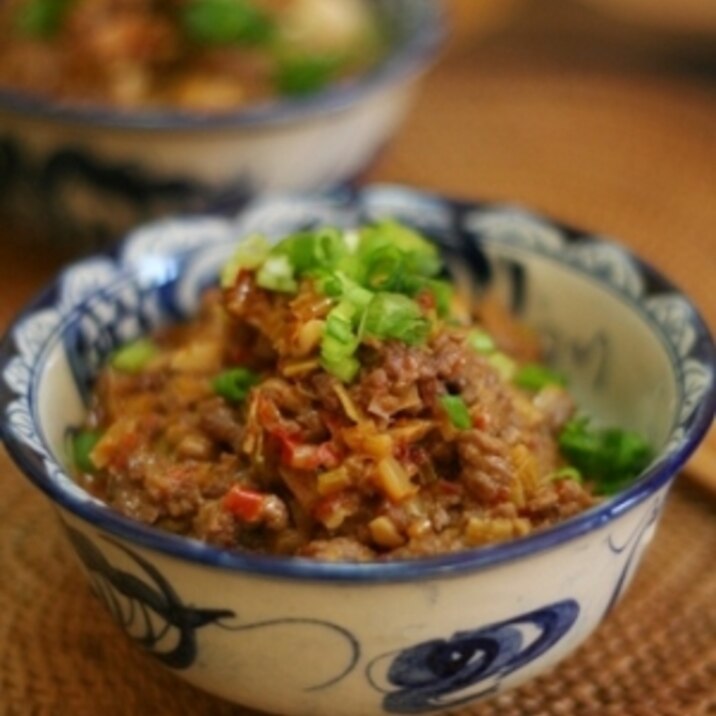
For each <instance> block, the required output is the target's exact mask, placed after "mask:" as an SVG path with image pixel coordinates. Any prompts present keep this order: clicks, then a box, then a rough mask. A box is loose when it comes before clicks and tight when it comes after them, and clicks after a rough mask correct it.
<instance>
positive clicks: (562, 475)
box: [547, 466, 584, 483]
mask: <svg viewBox="0 0 716 716" xmlns="http://www.w3.org/2000/svg"><path fill="white" fill-rule="evenodd" d="M547 479H548V480H572V481H573V482H578V483H582V482H584V478H583V477H582V473H581V472H579V470H577V468H576V467H571V466H570V467H560V468H559V470H555V471H554V472H551V473H550V474H549V475H547Z"/></svg>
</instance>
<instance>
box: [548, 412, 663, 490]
mask: <svg viewBox="0 0 716 716" xmlns="http://www.w3.org/2000/svg"><path fill="white" fill-rule="evenodd" d="M559 446H560V448H561V450H562V452H563V454H564V455H565V456H566V457H567V459H568V460H569V461H570V462H571V463H573V465H574V466H575V467H576V468H577V469H578V470H579V471H580V472H581V473H582V474H583V475H585V476H586V477H587V478H589V479H592V480H595V481H596V482H597V486H598V490H599V492H602V493H604V494H612V493H614V492H617V491H618V490H620V489H621V488H622V487H624V486H625V485H626V484H628V483H629V482H630V481H631V480H632V479H634V478H635V477H636V476H637V475H638V474H639V473H640V472H641V471H642V470H643V469H644V468H645V467H646V466H647V465H648V464H649V461H650V460H651V456H652V450H651V448H650V447H649V445H648V443H647V442H646V441H645V440H644V439H643V438H642V437H641V436H640V435H638V434H637V433H634V432H630V431H627V430H620V429H618V428H593V427H591V426H590V425H589V420H588V419H587V418H576V419H574V420H571V421H570V422H568V423H567V425H565V427H564V429H563V430H562V432H561V433H560V435H559Z"/></svg>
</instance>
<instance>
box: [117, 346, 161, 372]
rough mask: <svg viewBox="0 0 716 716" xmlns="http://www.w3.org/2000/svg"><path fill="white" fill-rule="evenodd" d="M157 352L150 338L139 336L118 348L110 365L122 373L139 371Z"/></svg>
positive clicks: (157, 349)
mask: <svg viewBox="0 0 716 716" xmlns="http://www.w3.org/2000/svg"><path fill="white" fill-rule="evenodd" d="M158 353H159V348H158V346H157V345H156V343H154V341H152V340H151V339H150V338H139V339H138V340H136V341H132V342H131V343H127V344H126V345H124V346H122V347H121V348H119V349H118V350H117V351H116V352H115V353H114V354H113V355H112V358H111V360H110V362H111V364H112V367H113V368H116V369H117V370H119V371H121V372H122V373H139V372H140V371H141V370H143V369H144V368H145V367H146V365H147V363H149V362H150V361H151V360H152V358H154V357H155V356H156V355H157V354H158Z"/></svg>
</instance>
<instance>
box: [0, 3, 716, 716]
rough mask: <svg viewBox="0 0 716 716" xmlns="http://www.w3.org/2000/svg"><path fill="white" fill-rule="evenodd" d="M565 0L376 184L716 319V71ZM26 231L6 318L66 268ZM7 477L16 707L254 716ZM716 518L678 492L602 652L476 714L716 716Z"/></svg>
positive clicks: (4, 528) (1, 712)
mask: <svg viewBox="0 0 716 716" xmlns="http://www.w3.org/2000/svg"><path fill="white" fill-rule="evenodd" d="M566 5H568V4H565V3H559V6H560V12H559V13H558V16H557V15H554V14H553V15H551V16H550V15H549V13H548V12H546V11H544V10H543V8H544V7H545V6H544V5H542V3H533V4H532V5H530V8H536V7H538V6H539V8H540V9H539V12H541V13H543V14H542V15H540V16H539V17H535V16H534V13H535V12H538V11H537V10H533V9H530V10H528V15H527V16H526V17H525V19H524V20H522V21H519V20H518V22H517V25H516V26H513V27H512V28H511V29H510V30H509V34H507V35H503V36H497V37H494V38H492V39H488V40H486V41H483V42H481V43H480V44H479V45H476V46H472V45H471V44H470V42H469V38H468V39H466V38H461V41H460V45H459V46H455V47H453V48H452V49H451V51H450V52H449V54H448V55H447V56H446V57H445V60H444V62H443V63H442V65H441V67H440V68H439V69H438V70H437V71H436V72H434V73H433V74H432V76H431V77H430V79H429V83H428V86H427V87H426V88H425V91H424V92H423V94H422V95H421V98H420V101H419V102H418V105H417V107H416V109H415V111H414V113H413V114H412V115H411V117H410V119H409V120H408V122H407V123H406V125H405V126H404V128H403V130H402V131H401V133H400V136H399V137H398V138H397V140H396V141H395V143H394V144H392V145H391V147H390V148H389V150H388V151H387V152H386V154H385V155H384V157H383V158H382V160H381V161H380V162H379V163H378V165H377V166H376V168H375V169H374V171H373V172H371V174H370V178H371V179H373V180H381V181H399V182H405V183H409V184H416V185H421V186H425V187H428V188H434V189H438V190H441V191H447V192H450V193H453V194H456V195H462V196H467V197H476V198H486V199H495V200H500V201H503V200H504V201H510V202H518V203H522V204H525V205H527V206H531V207H534V208H535V209H538V210H542V211H545V212H547V213H549V214H552V215H554V216H556V217H558V218H561V219H563V220H566V221H568V222H571V223H574V224H576V225H579V226H588V227H592V228H593V229H594V230H595V231H597V232H598V233H603V234H608V235H614V236H618V237H619V238H620V239H621V240H622V241H624V242H625V243H627V244H628V245H630V246H632V247H633V248H635V249H636V250H637V251H638V252H639V253H641V254H642V255H645V256H647V257H648V258H649V260H650V261H651V262H653V263H654V264H655V265H657V266H658V267H659V268H661V269H662V270H664V271H665V272H666V273H668V274H669V275H670V276H672V277H673V278H674V279H675V280H676V281H677V282H678V283H679V284H681V285H682V286H684V287H685V288H686V289H687V291H688V293H690V294H691V295H692V296H693V298H694V299H695V300H696V301H697V303H698V304H699V305H700V306H701V308H702V310H703V312H704V314H705V316H706V317H707V320H708V321H709V323H710V324H711V326H712V328H714V327H716V292H714V290H713V281H714V277H716V230H715V229H714V227H716V198H715V196H714V192H715V191H716V131H715V127H716V87H715V86H714V84H713V79H709V78H708V77H704V76H698V75H693V74H688V73H687V72H686V70H685V69H684V68H683V67H682V66H681V65H677V64H674V65H671V64H669V65H666V64H664V60H663V57H661V56H660V57H658V58H655V57H653V56H651V55H649V54H648V53H646V52H645V51H642V49H641V47H640V45H639V44H638V43H636V42H635V43H634V44H632V43H631V42H627V41H624V40H623V39H618V40H609V38H608V37H602V36H600V35H599V34H598V33H597V32H596V31H594V28H593V27H592V26H591V25H590V29H589V32H586V31H585V29H584V22H583V21H582V23H583V24H582V25H580V24H579V22H580V19H579V18H576V20H574V18H568V17H566V16H565V13H566V10H565V12H562V9H564V8H565V7H566ZM590 22H591V21H590ZM580 28H581V29H580ZM605 31H606V30H605ZM580 33H581V34H580ZM610 42H611V44H610ZM15 238H16V239H17V240H20V239H21V237H17V236H16V237H15ZM10 243H11V242H7V241H5V240H4V239H3V240H2V241H0V286H2V289H0V290H2V298H3V300H2V301H0V324H1V325H3V326H4V325H6V324H7V321H8V319H9V317H10V316H11V315H12V314H13V313H14V312H15V311H16V310H17V308H18V307H19V305H20V304H21V303H22V302H23V301H24V300H26V299H27V297H28V296H29V295H31V294H32V293H33V292H34V290H35V289H36V288H37V286H39V285H40V284H41V282H42V281H44V280H45V279H46V277H47V276H48V275H49V274H50V273H51V272H52V271H54V270H55V269H56V268H57V261H56V259H55V258H54V257H52V256H51V255H50V254H49V253H48V254H45V253H43V254H42V255H35V256H27V255H26V253H27V252H23V251H22V250H17V249H16V248H13V247H12V246H11V245H10ZM0 475H1V476H2V477H1V478H0V575H2V576H1V577H0V716H27V715H33V716H34V715H38V716H42V715H44V714H48V715H52V716H75V715H80V716H82V715H84V714H102V716H125V715H131V716H133V715H135V714H141V715H144V714H152V715H153V716H154V715H156V716H165V715H166V716H169V715H171V716H176V714H191V715H192V716H229V715H232V716H248V714H249V712H248V711H246V710H244V709H241V708H238V707H234V706H231V705H229V704H226V703H224V702H222V701H218V700H216V699H214V698H212V697H210V696H207V695H205V694H202V693H200V692H199V691H197V690H195V689H193V688H192V687H190V686H188V685H186V684H184V683H183V682H182V681H180V680H179V679H177V678H176V677H175V676H173V675H172V674H171V673H169V672H168V671H165V670H164V669H162V668H161V667H160V666H159V665H158V664H157V663H155V662H154V661H153V660H152V659H151V658H150V657H149V656H147V655H145V654H143V653H142V652H141V651H140V650H139V649H137V648H136V647H135V646H134V645H133V644H131V643H130V642H129V641H128V640H127V639H126V638H125V637H123V636H122V635H121V634H120V633H119V632H118V630H117V629H116V628H115V626H114V624H113V623H112V622H111V620H110V619H109V617H108V615H107V614H106V613H105V612H104V611H103V610H102V608H101V607H100V606H99V604H98V603H96V602H95V601H94V599H93V597H92V596H91V595H90V593H89V590H88V588H87V587H86V585H85V582H84V581H83V578H82V577H81V575H80V572H79V569H78V568H77V567H76V565H75V563H74V561H73V560H72V558H71V555H70V554H69V551H68V549H67V548H66V547H65V545H64V542H63V539H62V537H61V535H60V532H59V529H58V525H57V522H56V519H55V518H54V515H53V514H52V510H51V509H50V507H49V506H48V504H47V503H46V501H45V500H44V499H43V497H42V496H41V495H39V494H38V493H36V492H35V491H34V490H33V489H32V488H31V487H29V486H28V485H27V483H25V482H24V481H23V479H22V477H21V476H20V475H19V474H18V472H17V471H16V469H15V468H14V467H13V466H11V464H10V462H9V460H8V458H7V457H6V455H5V454H4V453H3V452H1V451H0ZM680 481H681V482H683V481H684V480H683V478H680ZM715 517H716V501H714V500H713V498H711V497H710V495H709V493H707V492H706V491H699V490H697V489H695V488H691V487H690V486H689V485H688V484H677V486H676V488H675V489H674V491H673V492H672V495H671V497H670V499H669V502H668V507H667V509H666V513H665V515H664V520H663V523H662V525H661V527H660V530H659V532H658V534H657V537H656V539H655V542H654V544H653V546H652V547H651V549H650V551H649V553H648V555H647V557H646V560H645V563H644V565H643V567H642V568H641V570H640V572H639V574H638V576H637V578H636V581H635V583H634V585H633V586H632V588H631V589H630V591H629V592H628V594H627V596H626V598H625V599H624V601H623V603H622V604H621V605H620V606H619V607H618V608H617V610H616V611H615V612H613V613H612V614H611V615H610V616H609V618H608V619H607V621H606V622H605V623H604V625H603V626H602V627H601V628H600V629H599V630H598V631H597V632H596V633H595V635H593V636H592V637H591V638H590V639H589V641H588V642H587V643H586V644H585V646H583V647H582V648H581V649H580V650H579V651H578V652H577V653H576V654H575V655H573V656H572V657H570V658H569V659H568V660H566V661H565V662H564V663H563V664H562V665H560V666H559V667H558V668H557V669H556V670H554V671H553V672H552V673H551V674H549V675H547V676H545V677H543V678H540V679H539V680H537V681H535V682H533V683H531V684H529V685H527V686H525V687H524V688H522V689H519V690H517V691H514V692H511V693H507V694H505V695H502V696H499V697H497V698H496V699H494V700H492V701H489V702H486V703H484V704H480V705H478V706H474V707H472V708H470V709H467V710H464V711H462V712H459V713H460V716H467V714H470V715H471V716H592V715H593V716H597V715H598V716H642V715H643V716H714V714H716V570H715V569H714V557H715V555H716V519H714V518H715ZM356 716H366V715H365V714H356Z"/></svg>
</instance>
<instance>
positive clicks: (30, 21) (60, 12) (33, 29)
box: [15, 0, 72, 38]
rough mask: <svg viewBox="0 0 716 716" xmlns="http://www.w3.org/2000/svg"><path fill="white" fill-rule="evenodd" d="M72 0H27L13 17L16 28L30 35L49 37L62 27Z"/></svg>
mask: <svg viewBox="0 0 716 716" xmlns="http://www.w3.org/2000/svg"><path fill="white" fill-rule="evenodd" d="M71 4H72V0H28V1H27V2H25V3H24V4H23V5H21V6H20V8H19V11H18V14H17V15H16V18H15V26H16V27H17V29H18V30H19V31H20V32H21V33H23V34H25V35H30V36H32V37H44V38H47V37H51V36H52V35H54V34H56V33H57V32H58V31H59V30H60V28H61V27H62V23H63V21H64V19H65V15H66V14H67V11H68V9H69V7H70V5H71Z"/></svg>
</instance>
